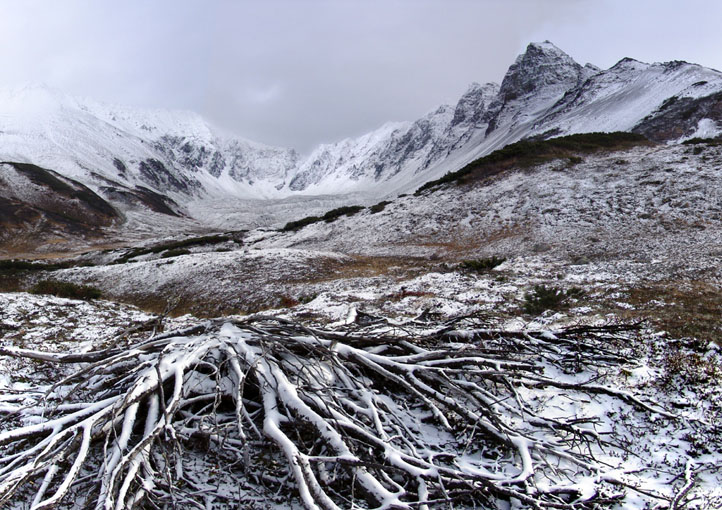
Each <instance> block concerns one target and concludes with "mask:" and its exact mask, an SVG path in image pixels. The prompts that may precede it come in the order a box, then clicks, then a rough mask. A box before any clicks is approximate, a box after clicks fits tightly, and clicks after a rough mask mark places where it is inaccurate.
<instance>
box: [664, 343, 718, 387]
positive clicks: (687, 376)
mask: <svg viewBox="0 0 722 510" xmlns="http://www.w3.org/2000/svg"><path fill="white" fill-rule="evenodd" d="M663 361H664V373H663V375H662V382H663V383H664V384H665V385H670V384H672V382H673V381H674V380H675V379H676V378H679V379H681V381H683V382H685V383H689V384H693V385H698V384H706V383H713V384H716V383H717V382H718V381H719V380H720V379H721V378H722V366H720V364H719V361H717V358H714V357H711V358H707V357H705V356H703V355H702V354H699V353H696V352H681V351H676V350H674V351H670V352H667V353H666V355H665V357H664V360H663Z"/></svg>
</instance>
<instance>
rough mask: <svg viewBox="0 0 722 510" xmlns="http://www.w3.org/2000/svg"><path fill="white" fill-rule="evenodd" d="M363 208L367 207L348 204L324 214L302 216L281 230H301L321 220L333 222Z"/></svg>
mask: <svg viewBox="0 0 722 510" xmlns="http://www.w3.org/2000/svg"><path fill="white" fill-rule="evenodd" d="M363 209H365V208H364V206H362V205H347V206H344V207H337V208H336V209H331V210H330V211H328V212H327V213H326V214H324V215H323V216H306V217H305V218H301V219H300V220H296V221H289V222H288V223H286V224H285V225H284V227H283V228H282V229H281V232H295V231H297V230H301V229H302V228H303V227H305V226H307V225H311V224H313V223H318V222H319V221H325V222H326V223H331V222H332V221H336V219H338V218H340V217H341V216H353V215H354V214H356V213H357V212H359V211H362V210H363Z"/></svg>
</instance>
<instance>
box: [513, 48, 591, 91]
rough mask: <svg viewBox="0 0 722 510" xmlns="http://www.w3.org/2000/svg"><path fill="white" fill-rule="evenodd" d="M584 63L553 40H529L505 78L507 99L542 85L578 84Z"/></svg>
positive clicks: (561, 85)
mask: <svg viewBox="0 0 722 510" xmlns="http://www.w3.org/2000/svg"><path fill="white" fill-rule="evenodd" d="M581 75H582V66H581V65H579V64H578V63H577V62H575V61H574V59H573V58H572V57H570V56H569V55H567V54H566V53H564V52H563V51H562V50H560V49H559V48H557V47H556V46H555V45H554V44H552V43H551V42H549V41H544V42H540V43H534V42H533V43H529V45H528V46H527V47H526V51H525V52H524V53H522V54H521V55H519V56H518V57H517V59H516V61H515V62H514V63H513V64H512V65H511V67H509V70H508V71H507V73H506V76H504V80H503V81H502V82H501V89H500V92H501V95H502V98H503V99H504V101H509V100H512V99H515V98H517V97H519V96H522V95H527V94H530V93H532V92H536V91H538V90H539V89H541V88H548V87H552V88H555V89H556V88H559V89H563V90H566V89H568V88H570V87H573V86H574V85H576V84H577V82H578V81H579V79H580V77H581Z"/></svg>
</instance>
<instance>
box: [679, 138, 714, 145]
mask: <svg viewBox="0 0 722 510" xmlns="http://www.w3.org/2000/svg"><path fill="white" fill-rule="evenodd" d="M682 144H684V145H699V144H705V145H720V144H722V137H718V138H699V137H697V138H690V139H689V140H685V141H684V142H682Z"/></svg>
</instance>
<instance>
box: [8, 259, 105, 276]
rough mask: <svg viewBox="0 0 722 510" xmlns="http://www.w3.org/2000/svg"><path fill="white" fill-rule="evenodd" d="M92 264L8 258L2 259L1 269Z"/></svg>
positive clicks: (50, 269)
mask: <svg viewBox="0 0 722 510" xmlns="http://www.w3.org/2000/svg"><path fill="white" fill-rule="evenodd" d="M88 265H92V264H91V263H90V262H82V263H73V262H67V261H65V262H30V261H27V260H17V259H8V260H0V271H2V272H8V273H16V272H18V271H57V270H58V269H66V268H69V267H75V266H88Z"/></svg>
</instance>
